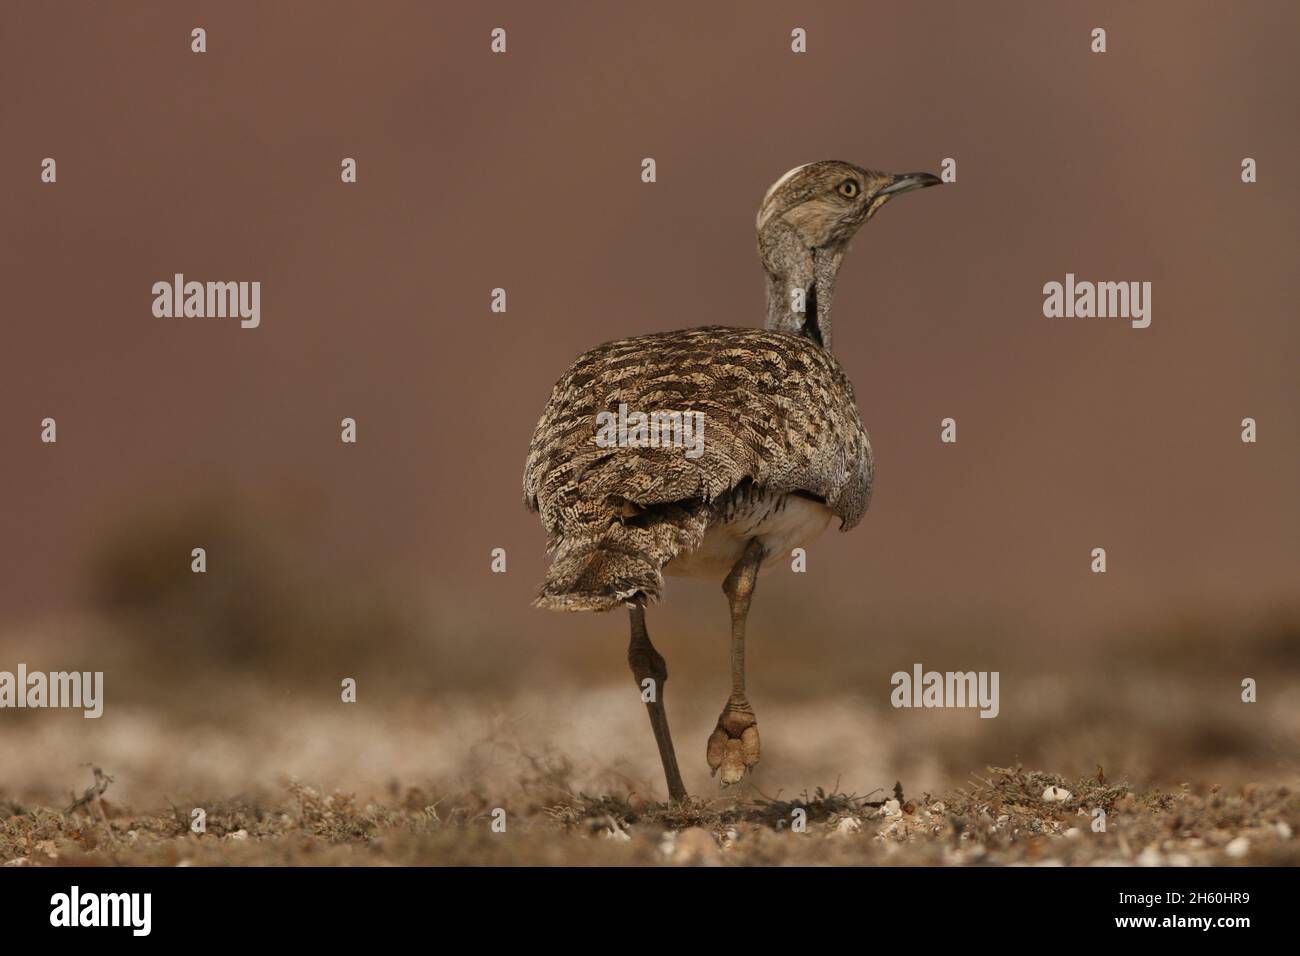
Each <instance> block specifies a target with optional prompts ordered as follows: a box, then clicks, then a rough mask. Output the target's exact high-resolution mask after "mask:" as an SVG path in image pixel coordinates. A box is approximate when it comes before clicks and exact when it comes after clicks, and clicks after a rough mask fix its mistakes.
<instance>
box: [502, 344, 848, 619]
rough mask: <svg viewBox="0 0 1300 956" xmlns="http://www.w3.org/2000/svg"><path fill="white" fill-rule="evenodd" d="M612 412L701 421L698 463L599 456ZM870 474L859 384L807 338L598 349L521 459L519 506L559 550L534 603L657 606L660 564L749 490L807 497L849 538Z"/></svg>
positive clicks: (579, 366)
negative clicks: (638, 600)
mask: <svg viewBox="0 0 1300 956" xmlns="http://www.w3.org/2000/svg"><path fill="white" fill-rule="evenodd" d="M620 403H625V404H626V405H627V406H628V407H630V408H634V409H679V410H680V409H690V410H693V411H700V412H703V413H704V423H705V424H704V452H703V455H702V456H701V457H699V458H697V459H694V460H692V459H689V458H687V457H686V456H685V455H684V454H683V451H682V449H681V448H677V447H659V448H602V447H598V446H597V445H596V443H595V420H596V414H597V412H600V411H611V412H616V411H617V409H618V406H619V404H620ZM871 476H872V458H871V444H870V441H869V439H868V438H867V433H866V430H865V429H864V428H863V427H862V421H861V419H860V418H859V417H858V410H857V406H856V404H855V403H854V397H853V386H852V385H851V384H850V383H849V380H848V378H847V377H846V376H845V374H844V370H843V369H841V368H840V365H839V363H838V362H836V361H835V358H834V356H833V355H831V353H830V352H828V351H826V350H825V349H823V348H821V347H820V346H818V345H816V344H815V343H813V342H812V341H811V340H810V339H807V338H804V337H801V336H797V335H791V334H789V333H786V332H769V331H761V330H758V329H734V328H722V327H709V328H702V329H687V330H684V331H679V332H664V333H660V334H657V335H643V336H638V337H637V338H631V339H620V340H619V341H617V342H610V343H608V344H606V345H602V346H599V347H597V348H595V349H592V350H591V351H590V352H587V353H586V354H584V355H582V356H581V357H580V358H579V359H578V360H577V361H576V362H575V363H574V364H573V366H572V367H571V368H570V369H569V370H568V371H567V372H566V373H565V374H564V376H563V377H562V378H561V379H560V381H559V382H558V383H557V384H556V386H555V388H554V390H553V391H552V393H551V399H550V401H549V402H548V403H547V405H546V410H545V411H544V412H543V414H542V420H541V421H540V422H539V423H538V426H537V429H536V431H535V432H534V433H533V441H532V444H531V446H530V448H529V452H528V462H527V465H526V466H525V469H524V500H525V502H526V503H527V504H528V506H529V507H530V508H533V509H535V510H538V511H540V513H541V516H542V524H543V525H544V526H545V528H546V531H547V535H548V537H549V539H550V541H551V542H552V544H553V547H554V557H553V559H552V564H551V569H550V572H549V573H548V575H547V579H546V583H545V585H543V588H542V592H541V595H540V596H539V598H538V603H539V604H541V605H542V606H544V607H552V608H557V609H564V610H605V609H607V608H611V607H614V606H615V605H618V604H621V603H623V602H624V601H627V600H629V599H633V598H635V597H637V596H638V595H641V596H644V597H645V598H647V599H651V600H653V599H655V598H658V597H659V595H660V593H661V590H662V587H663V576H662V569H663V567H664V565H666V564H667V563H668V562H669V561H670V560H672V559H673V558H675V557H677V556H678V555H679V554H682V553H683V552H689V551H691V550H693V549H694V548H696V547H698V546H699V544H700V542H701V541H702V540H703V537H704V534H705V531H706V529H707V528H708V526H709V522H710V520H711V519H712V518H714V517H715V516H717V515H720V514H724V513H725V512H726V511H727V508H728V502H729V499H730V498H731V496H732V494H733V492H735V491H736V490H737V488H741V487H744V486H747V485H755V486H758V487H760V488H763V489H765V490H767V491H768V492H771V493H774V494H784V493H789V492H804V493H806V494H808V495H811V496H815V497H817V498H819V499H821V500H822V501H824V502H825V503H826V504H827V506H828V507H829V508H830V509H831V511H832V512H833V513H834V514H835V516H836V517H838V518H839V519H840V523H841V527H842V528H844V529H846V530H847V529H848V528H851V527H853V526H854V525H856V524H857V523H858V522H859V521H860V520H861V518H862V513H863V512H864V511H865V510H866V507H867V503H868V501H869V499H870V495H871ZM629 505H631V506H632V507H631V508H629V507H628V506H629Z"/></svg>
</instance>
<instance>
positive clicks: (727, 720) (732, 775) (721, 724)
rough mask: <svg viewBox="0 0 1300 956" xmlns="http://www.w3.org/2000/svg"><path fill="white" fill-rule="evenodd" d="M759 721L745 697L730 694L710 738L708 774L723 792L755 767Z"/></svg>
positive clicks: (757, 752) (757, 751)
mask: <svg viewBox="0 0 1300 956" xmlns="http://www.w3.org/2000/svg"><path fill="white" fill-rule="evenodd" d="M758 754H759V747H758V721H757V720H756V719H755V717H754V709H753V708H752V707H750V706H749V701H748V700H746V699H745V697H744V695H743V694H742V695H737V694H733V695H732V696H731V699H730V700H728V701H727V706H726V707H724V708H722V714H721V715H720V716H719V717H718V726H717V727H716V728H714V730H713V733H712V734H710V735H709V753H708V760H709V771H710V772H711V773H713V774H714V775H717V773H718V771H719V770H721V771H722V776H721V777H720V778H719V780H718V783H719V784H720V785H721V786H722V787H723V788H724V789H725V788H726V787H729V786H731V785H732V784H733V783H739V782H740V781H741V780H742V779H743V778H744V776H745V774H747V773H749V771H750V770H752V769H753V768H754V765H755V764H757V763H758Z"/></svg>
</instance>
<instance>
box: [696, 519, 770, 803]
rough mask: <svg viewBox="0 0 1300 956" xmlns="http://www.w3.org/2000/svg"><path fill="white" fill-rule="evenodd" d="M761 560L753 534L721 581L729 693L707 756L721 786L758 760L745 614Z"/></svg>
mask: <svg viewBox="0 0 1300 956" xmlns="http://www.w3.org/2000/svg"><path fill="white" fill-rule="evenodd" d="M762 563H763V546H762V545H761V544H760V543H759V541H758V539H757V538H754V539H752V540H751V541H750V542H749V544H748V545H746V546H745V552H744V554H742V555H741V556H740V560H739V561H737V562H736V566H735V567H734V568H732V569H731V573H730V574H728V575H727V579H726V580H725V581H723V582H722V590H723V591H724V592H725V593H726V595H727V600H729V601H730V602H731V697H729V698H728V699H727V706H725V707H723V708H722V714H721V715H720V716H719V717H718V726H717V727H716V728H715V729H714V731H713V733H712V734H710V735H709V752H708V760H709V770H710V771H712V772H713V773H715V774H716V773H717V772H718V771H719V770H721V771H722V777H721V778H720V781H719V782H720V783H721V785H722V786H723V787H727V786H730V785H731V784H733V783H739V782H740V780H741V778H742V777H744V776H745V774H747V773H748V772H749V771H750V770H752V769H753V768H754V765H755V764H756V763H758V753H759V747H758V721H757V720H756V719H755V718H754V708H752V707H750V706H749V698H748V697H746V696H745V618H746V617H748V616H749V599H750V598H751V597H753V595H754V582H755V581H756V580H757V579H758V568H759V566H760V565H761V564H762Z"/></svg>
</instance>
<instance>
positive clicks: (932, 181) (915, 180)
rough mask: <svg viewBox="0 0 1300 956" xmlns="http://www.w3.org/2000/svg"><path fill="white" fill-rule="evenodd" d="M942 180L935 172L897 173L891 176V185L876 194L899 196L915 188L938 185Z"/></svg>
mask: <svg viewBox="0 0 1300 956" xmlns="http://www.w3.org/2000/svg"><path fill="white" fill-rule="evenodd" d="M942 182H943V180H942V179H940V178H939V177H938V176H935V175H934V174H933V173H896V174H895V175H894V176H892V177H890V183H889V185H888V186H886V187H885V188H884V189H881V190H880V191H879V192H877V193H876V195H877V196H897V195H898V194H899V193H910V192H911V191H912V190H913V189H924V188H925V187H926V186H938V185H939V184H940V183H942Z"/></svg>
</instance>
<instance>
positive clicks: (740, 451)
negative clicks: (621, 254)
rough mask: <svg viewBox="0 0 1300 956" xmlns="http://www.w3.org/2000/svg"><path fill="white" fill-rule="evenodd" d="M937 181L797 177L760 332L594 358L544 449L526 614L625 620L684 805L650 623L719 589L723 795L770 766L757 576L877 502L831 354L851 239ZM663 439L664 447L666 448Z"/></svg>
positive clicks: (775, 208)
mask: <svg viewBox="0 0 1300 956" xmlns="http://www.w3.org/2000/svg"><path fill="white" fill-rule="evenodd" d="M941 182H942V180H941V179H940V178H939V177H938V176H935V175H933V174H930V173H902V174H890V173H883V172H878V171H875V170H872V169H868V168H864V167H861V166H857V165H854V164H852V163H847V162H842V161H839V160H823V161H820V162H813V163H806V164H804V165H801V166H796V167H795V168H793V169H791V170H789V171H788V172H787V173H785V174H784V175H783V176H781V177H780V178H779V179H777V180H776V182H774V183H773V184H772V186H771V187H770V188H769V189H768V190H767V192H766V194H765V195H764V196H763V199H762V201H761V203H760V205H759V209H758V214H757V217H756V220H755V230H756V233H757V241H758V254H759V259H760V261H761V263H762V266H763V270H764V272H765V275H766V286H767V316H766V320H765V323H764V325H765V327H764V328H762V329H758V328H749V327H731V326H721V325H708V326H703V327H699V328H688V329H682V330H675V331H670V332H660V333H654V334H649V335H639V336H635V337H632V338H624V339H619V340H617V341H613V342H608V343H605V344H604V345H599V346H597V347H596V348H593V349H591V350H590V351H588V352H585V353H583V354H582V355H580V356H579V357H578V358H577V359H576V360H575V361H574V362H573V364H572V365H571V366H570V367H569V369H568V370H567V371H566V372H565V373H564V374H563V375H562V376H561V377H560V379H559V381H558V382H557V383H556V384H555V386H554V388H553V389H552V390H551V394H550V397H549V399H548V400H547V402H546V406H545V408H544V410H543V412H542V415H541V418H540V419H539V420H538V423H537V426H536V428H535V429H534V431H533V435H532V438H531V440H530V442H529V447H528V453H527V458H526V461H525V465H524V476H523V493H524V504H525V507H526V508H527V509H529V510H530V511H534V512H537V513H538V515H539V516H540V519H541V522H542V525H543V528H544V529H545V531H546V536H547V549H548V552H549V555H550V563H549V567H548V570H547V572H546V576H545V580H544V582H543V584H542V586H541V588H540V590H539V592H538V594H537V596H536V599H535V601H534V604H536V605H537V606H538V607H541V608H546V609H550V610H559V611H608V610H612V609H615V608H618V607H620V606H625V607H626V608H627V609H628V614H629V617H630V623H631V637H630V641H629V645H628V664H629V666H630V668H631V670H632V675H633V678H634V680H635V681H636V684H637V686H638V688H639V689H640V690H641V691H642V693H641V697H642V700H643V701H644V702H645V704H646V708H647V711H648V713H649V717H650V726H651V730H652V731H653V733H654V737H655V742H656V744H657V746H658V749H659V756H660V761H661V763H662V764H663V770H664V777H665V781H666V783H667V787H668V794H669V798H670V800H672V801H674V802H680V801H684V800H686V799H687V797H688V794H687V790H686V788H685V786H684V784H683V781H682V775H681V770H680V768H679V766H678V763H677V756H676V751H675V750H674V748H673V742H672V736H671V733H670V731H669V726H668V716H667V712H666V710H665V705H664V693H663V689H664V684H665V683H666V681H667V679H668V669H667V664H666V662H665V660H664V658H663V656H662V655H661V654H660V653H659V651H658V650H657V649H656V648H655V646H654V644H653V643H652V642H651V640H650V636H649V633H648V631H647V629H646V608H647V606H648V605H650V604H652V603H654V602H655V601H657V600H658V599H659V598H660V597H661V596H662V594H663V589H664V576H665V575H668V576H688V577H702V578H707V579H712V580H715V581H721V583H722V590H723V592H724V594H725V595H726V597H727V600H728V603H729V605H730V611H731V648H730V649H731V682H732V689H731V694H730V695H729V697H728V699H727V702H726V704H725V705H724V706H723V709H722V712H721V714H720V715H719V717H718V722H717V726H716V727H715V728H714V730H713V732H712V733H711V734H710V736H709V739H708V742H707V745H706V748H705V759H706V762H707V764H708V767H709V770H710V774H711V775H713V776H715V777H718V779H719V783H720V785H721V786H722V787H723V788H725V787H728V786H731V785H734V784H737V783H739V782H740V781H741V780H743V779H744V778H745V776H746V775H747V774H749V773H750V772H752V770H753V768H754V767H755V766H756V765H757V763H758V761H759V757H760V753H761V746H760V740H759V735H758V723H757V718H756V717H755V715H754V709H753V707H752V705H751V704H750V701H749V698H748V695H747V693H746V690H745V627H746V622H747V620H748V615H749V608H750V602H751V599H752V597H753V594H754V589H755V584H756V581H757V578H758V574H759V572H760V571H761V570H762V569H763V568H764V567H766V566H769V565H770V564H771V563H772V562H774V561H775V560H777V559H779V558H781V557H784V556H787V555H789V554H790V553H791V550H792V549H793V548H796V547H803V546H805V545H807V544H808V543H810V542H811V541H812V539H814V538H815V537H816V536H817V535H819V534H821V532H822V531H824V530H825V529H826V528H827V527H828V526H829V524H830V522H831V520H832V519H836V518H838V519H839V522H840V529H841V530H844V531H847V530H849V529H851V528H853V527H854V526H855V525H857V524H858V523H859V522H860V521H861V519H862V517H863V514H864V512H865V511H866V509H867V506H868V504H869V503H870V499H871V489H872V482H873V478H874V474H875V464H874V459H873V456H872V450H871V441H870V438H869V437H868V435H867V431H866V429H865V428H864V427H863V424H862V420H861V417H860V416H859V414H858V408H857V402H856V399H855V396H854V391H853V385H852V383H851V382H850V381H849V378H848V376H847V375H846V374H845V372H844V369H843V368H842V367H841V366H840V364H839V362H838V361H836V359H835V357H834V355H833V354H832V352H831V344H832V322H831V305H832V300H833V297H834V292H835V280H836V275H837V274H838V272H839V268H840V265H841V263H842V261H843V259H844V255H845V253H846V252H847V251H848V248H849V242H850V240H851V239H853V237H854V236H855V235H856V234H857V232H858V230H859V229H860V228H861V227H862V226H863V225H864V224H865V223H867V222H868V221H869V220H870V219H872V218H873V217H874V216H875V215H876V213H877V212H879V211H880V209H881V208H882V207H883V206H884V205H885V204H886V203H887V202H889V201H890V200H892V199H893V198H894V197H896V196H899V195H902V194H903V193H906V192H911V191H913V190H917V189H922V188H926V187H929V186H934V185H937V184H939V183H941ZM629 410H631V411H630V412H629ZM616 414H617V415H618V416H621V417H620V418H619V421H620V428H621V429H622V430H621V431H620V432H619V433H618V434H617V435H615V436H614V439H615V440H612V441H611V440H608V439H609V438H610V435H609V434H606V435H605V436H604V437H605V438H606V439H607V440H601V437H602V436H601V433H600V429H601V423H604V424H605V425H609V424H610V423H611V422H612V421H613V420H614V416H616ZM674 416H676V417H674ZM687 416H691V417H689V418H687ZM656 420H658V421H659V423H660V424H662V425H664V426H665V427H664V428H662V429H660V430H659V434H656V433H655V430H654V429H653V428H652V427H650V425H652V424H653V423H654V422H655V421H656ZM683 421H691V422H698V423H699V425H700V426H701V428H700V434H699V435H696V436H694V437H695V438H696V439H698V438H699V437H702V439H703V440H702V442H699V441H698V440H697V442H696V445H697V447H696V448H695V452H696V454H694V455H691V454H689V452H690V451H691V449H690V448H685V449H684V448H683V447H681V446H682V445H683V444H685V442H682V441H676V442H674V439H677V438H680V437H681V436H680V435H679V434H678V430H679V426H680V423H682V422H683ZM647 423H649V424H647ZM670 425H671V427H668V426H670ZM628 426H630V427H628ZM674 429H678V430H674ZM612 431H618V430H617V429H612ZM665 431H666V432H668V439H669V440H667V441H664V440H656V439H662V438H663V432H665ZM700 446H702V447H700Z"/></svg>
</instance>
